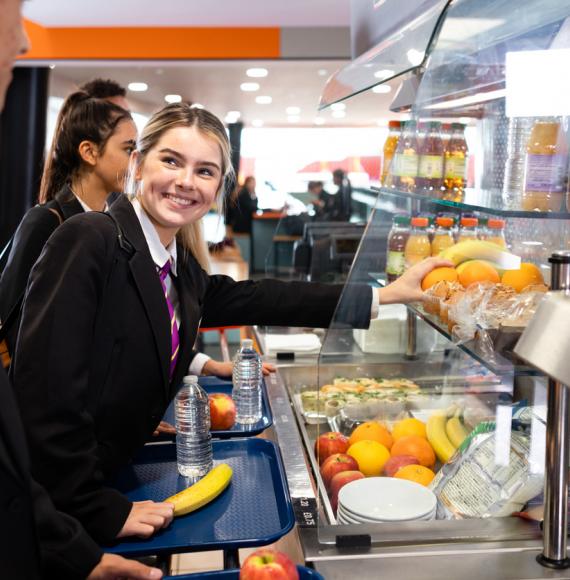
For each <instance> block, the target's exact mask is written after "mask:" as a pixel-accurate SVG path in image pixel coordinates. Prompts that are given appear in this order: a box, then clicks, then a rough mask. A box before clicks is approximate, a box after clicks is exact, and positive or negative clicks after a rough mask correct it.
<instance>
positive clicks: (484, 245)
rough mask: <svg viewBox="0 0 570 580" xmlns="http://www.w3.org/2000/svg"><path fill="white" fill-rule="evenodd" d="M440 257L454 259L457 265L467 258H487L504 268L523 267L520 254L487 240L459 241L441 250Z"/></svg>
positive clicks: (488, 260)
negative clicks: (512, 252)
mask: <svg viewBox="0 0 570 580" xmlns="http://www.w3.org/2000/svg"><path fill="white" fill-rule="evenodd" d="M440 257H441V258H443V259H445V260H450V261H452V262H453V263H454V265H455V266H459V264H462V263H463V262H466V261H467V260H486V261H487V262H492V263H494V264H496V265H497V267H498V268H500V269H502V270H518V269H519V268H520V267H521V259H520V258H519V257H518V256H515V255H514V254H511V253H509V252H506V251H505V250H504V248H502V247H501V246H498V245H497V244H493V243H492V242H487V241H485V240H468V241H465V242H459V243H458V244H454V245H453V246H450V247H449V248H447V249H445V250H444V251H443V252H441V254H440Z"/></svg>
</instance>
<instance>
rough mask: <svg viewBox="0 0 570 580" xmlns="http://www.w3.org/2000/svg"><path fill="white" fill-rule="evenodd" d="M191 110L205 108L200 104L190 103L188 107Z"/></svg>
mask: <svg viewBox="0 0 570 580" xmlns="http://www.w3.org/2000/svg"><path fill="white" fill-rule="evenodd" d="M190 108H191V109H205V108H206V107H204V105H203V104H202V103H192V104H191V105H190Z"/></svg>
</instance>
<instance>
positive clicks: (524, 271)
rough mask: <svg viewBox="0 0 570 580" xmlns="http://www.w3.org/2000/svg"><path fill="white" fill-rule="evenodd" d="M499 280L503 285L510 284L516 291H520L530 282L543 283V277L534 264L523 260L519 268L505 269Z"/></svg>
mask: <svg viewBox="0 0 570 580" xmlns="http://www.w3.org/2000/svg"><path fill="white" fill-rule="evenodd" d="M501 282H502V283H503V284H504V285H505V286H511V287H512V288H514V289H515V290H516V291H517V292H520V291H521V290H523V289H524V288H526V287H527V286H530V285H531V284H544V278H543V277H542V273H541V272H540V270H539V269H538V268H537V267H536V266H535V265H534V264H530V263H527V262H523V263H522V264H521V267H520V270H507V271H506V272H505V273H504V274H503V278H502V280H501Z"/></svg>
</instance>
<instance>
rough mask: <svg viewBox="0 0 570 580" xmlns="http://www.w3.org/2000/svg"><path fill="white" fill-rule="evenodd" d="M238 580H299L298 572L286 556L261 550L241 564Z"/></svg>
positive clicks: (268, 550)
mask: <svg viewBox="0 0 570 580" xmlns="http://www.w3.org/2000/svg"><path fill="white" fill-rule="evenodd" d="M239 577H240V580H299V572H297V568H296V566H295V564H294V563H293V562H292V560H291V559H290V558H289V556H287V555H286V554H283V553H282V552H278V551H277V550H272V549H270V548H261V549H259V550H256V551H255V552H254V553H253V554H251V556H249V557H248V558H247V559H246V561H245V562H244V563H243V566H242V567H241V570H240V572H239Z"/></svg>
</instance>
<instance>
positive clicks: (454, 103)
mask: <svg viewBox="0 0 570 580" xmlns="http://www.w3.org/2000/svg"><path fill="white" fill-rule="evenodd" d="M505 94H506V90H505V89H497V90H495V91H487V92H485V93H475V94H474V95H467V96H466V97H460V98H458V99H451V100H449V101H442V102H441V103H434V104H433V105H427V106H426V107H425V108H426V109H435V110H439V109H456V108H459V107H465V106H467V105H477V104H479V103H485V102H487V101H494V100H495V99H501V98H502V97H504V96H505Z"/></svg>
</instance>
